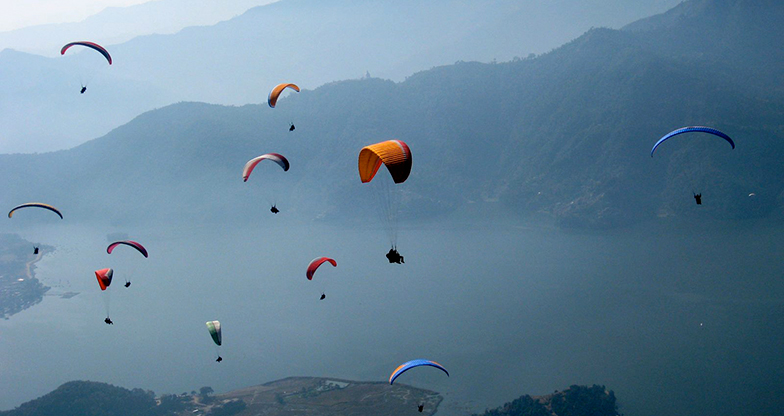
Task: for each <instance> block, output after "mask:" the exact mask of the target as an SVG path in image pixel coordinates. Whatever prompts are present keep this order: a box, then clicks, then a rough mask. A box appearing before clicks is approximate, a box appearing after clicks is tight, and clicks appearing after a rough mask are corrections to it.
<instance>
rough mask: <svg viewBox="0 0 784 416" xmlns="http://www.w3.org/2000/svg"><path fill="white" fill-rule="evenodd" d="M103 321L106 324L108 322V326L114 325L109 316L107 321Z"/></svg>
mask: <svg viewBox="0 0 784 416" xmlns="http://www.w3.org/2000/svg"><path fill="white" fill-rule="evenodd" d="M103 321H104V322H106V324H107V325H114V322H112V320H111V319H109V317H108V316H107V317H106V319H104V320H103Z"/></svg>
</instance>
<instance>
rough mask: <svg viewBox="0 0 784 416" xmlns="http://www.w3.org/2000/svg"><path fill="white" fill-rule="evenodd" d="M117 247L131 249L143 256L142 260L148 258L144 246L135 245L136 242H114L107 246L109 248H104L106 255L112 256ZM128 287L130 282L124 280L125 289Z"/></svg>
mask: <svg viewBox="0 0 784 416" xmlns="http://www.w3.org/2000/svg"><path fill="white" fill-rule="evenodd" d="M118 246H127V247H132V248H133V249H135V250H136V251H138V252H139V253H140V254H141V255H142V256H144V258H148V257H149V255H148V254H147V249H146V248H144V246H143V245H141V244H140V243H137V242H136V241H132V240H121V241H115V242H113V243H111V244H109V246H107V247H106V253H107V254H112V252H113V251H114V249H115V248H117V247H118ZM129 274H131V273H129ZM130 286H131V281H130V280H127V279H126V280H125V287H130Z"/></svg>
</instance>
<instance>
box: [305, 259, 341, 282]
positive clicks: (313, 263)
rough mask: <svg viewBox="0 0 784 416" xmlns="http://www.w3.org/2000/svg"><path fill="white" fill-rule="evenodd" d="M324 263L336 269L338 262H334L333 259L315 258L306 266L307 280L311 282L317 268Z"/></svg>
mask: <svg viewBox="0 0 784 416" xmlns="http://www.w3.org/2000/svg"><path fill="white" fill-rule="evenodd" d="M325 262H329V263H330V264H332V266H333V267H338V262H336V261H335V260H334V259H331V258H329V257H316V258H315V259H313V260H312V261H311V262H310V264H308V271H307V273H306V276H307V277H308V280H313V274H314V273H316V269H318V268H319V266H321V265H322V264H324V263H325Z"/></svg>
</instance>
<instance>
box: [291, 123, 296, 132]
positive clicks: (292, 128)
mask: <svg viewBox="0 0 784 416" xmlns="http://www.w3.org/2000/svg"><path fill="white" fill-rule="evenodd" d="M295 128H296V127H294V123H289V131H294V129H295Z"/></svg>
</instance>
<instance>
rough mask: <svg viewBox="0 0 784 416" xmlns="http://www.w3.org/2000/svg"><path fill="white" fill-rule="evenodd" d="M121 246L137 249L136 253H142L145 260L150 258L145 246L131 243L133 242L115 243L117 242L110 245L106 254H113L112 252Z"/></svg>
mask: <svg viewBox="0 0 784 416" xmlns="http://www.w3.org/2000/svg"><path fill="white" fill-rule="evenodd" d="M119 245H126V246H129V247H133V248H135V249H136V251H138V252H139V253H141V254H142V256H144V257H145V258H147V257H148V256H147V249H146V248H144V246H143V245H141V244H139V243H137V242H136V241H131V240H123V241H115V242H113V243H111V244H109V246H108V247H106V252H107V253H109V254H112V251H114V248H115V247H117V246H119Z"/></svg>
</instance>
